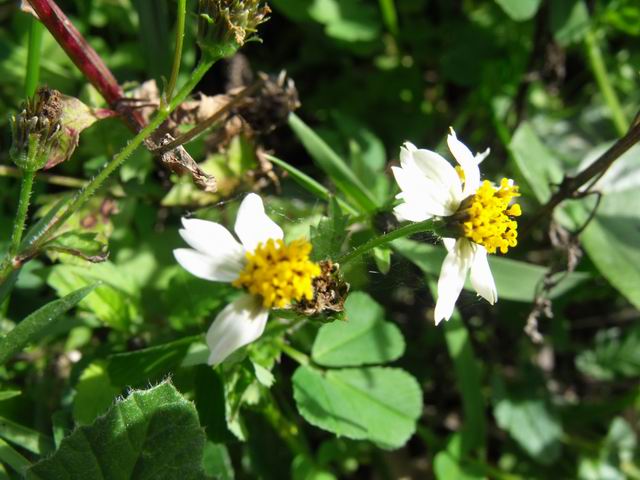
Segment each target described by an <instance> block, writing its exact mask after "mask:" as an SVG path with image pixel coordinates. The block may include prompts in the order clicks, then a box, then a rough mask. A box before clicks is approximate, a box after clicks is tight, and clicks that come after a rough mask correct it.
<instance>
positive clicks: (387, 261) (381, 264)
mask: <svg viewBox="0 0 640 480" xmlns="http://www.w3.org/2000/svg"><path fill="white" fill-rule="evenodd" d="M373 259H374V260H375V262H376V267H378V271H380V273H382V274H383V275H386V274H387V273H389V270H391V249H390V248H389V247H387V246H384V247H378V248H374V249H373Z"/></svg>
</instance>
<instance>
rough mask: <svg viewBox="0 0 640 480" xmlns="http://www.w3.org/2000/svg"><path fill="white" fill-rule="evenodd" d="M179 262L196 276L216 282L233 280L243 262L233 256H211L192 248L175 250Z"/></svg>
mask: <svg viewBox="0 0 640 480" xmlns="http://www.w3.org/2000/svg"><path fill="white" fill-rule="evenodd" d="M173 256H174V257H176V260H177V261H178V263H179V264H180V265H181V266H182V268H184V269H185V270H186V271H188V272H189V273H191V274H192V275H195V276H196V277H199V278H203V279H205V280H211V281H214V282H232V281H233V280H235V279H236V278H238V275H239V274H240V270H242V267H243V264H242V261H238V260H237V259H235V258H234V257H231V256H218V257H210V256H209V255H207V254H205V253H201V252H198V251H197V250H191V249H190V248H177V249H175V250H174V251H173Z"/></svg>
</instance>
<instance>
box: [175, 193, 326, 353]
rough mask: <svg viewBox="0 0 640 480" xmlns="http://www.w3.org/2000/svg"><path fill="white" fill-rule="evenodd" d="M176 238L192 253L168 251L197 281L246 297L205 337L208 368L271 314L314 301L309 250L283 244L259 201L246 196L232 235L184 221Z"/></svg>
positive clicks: (302, 244)
mask: <svg viewBox="0 0 640 480" xmlns="http://www.w3.org/2000/svg"><path fill="white" fill-rule="evenodd" d="M182 224H183V226H184V229H181V230H180V235H181V236H182V238H183V239H184V240H185V241H186V242H187V243H188V244H189V246H190V247H191V248H178V249H176V250H174V251H173V254H174V255H175V257H176V260H177V261H178V263H179V264H180V265H182V267H183V268H185V269H186V270H187V271H189V272H190V273H192V274H193V275H195V276H196V277H200V278H203V279H205V280H211V281H214V282H229V283H231V284H232V285H233V286H234V287H238V288H242V289H244V290H245V292H246V293H245V294H244V295H242V296H241V297H239V298H238V299H237V300H235V301H234V302H232V303H230V304H229V305H227V306H226V307H225V308H224V309H223V310H222V311H221V312H220V313H219V314H218V316H217V317H216V319H215V320H214V321H213V323H212V324H211V327H209V330H208V332H207V345H208V346H209V350H210V352H211V353H210V355H209V363H210V364H212V365H216V364H219V363H221V362H222V361H223V360H224V359H225V358H227V357H228V356H229V355H230V354H231V353H232V352H234V351H235V350H237V349H238V348H240V347H243V346H244V345H247V344H248V343H251V342H253V341H254V340H256V339H257V338H258V337H259V336H260V335H262V332H263V331H264V327H265V325H266V322H267V317H268V316H269V309H271V308H285V307H288V306H289V305H291V304H292V303H294V302H299V301H301V300H304V299H306V300H311V299H312V298H313V284H312V281H313V278H314V277H315V276H317V275H319V274H320V267H319V266H318V265H317V264H316V263H314V262H312V261H311V260H310V259H309V253H311V244H310V243H309V242H308V241H306V240H294V241H293V242H291V243H289V244H288V245H287V244H285V243H284V242H283V241H282V237H283V233H282V229H281V228H280V227H279V226H278V225H277V224H276V223H275V222H274V221H273V220H271V219H270V218H269V217H268V216H267V215H266V213H265V211H264V206H263V204H262V199H261V198H260V197H259V196H258V195H256V194H255V193H250V194H249V195H247V196H246V197H245V198H244V200H243V201H242V203H241V204H240V208H239V210H238V216H237V218H236V223H235V227H234V229H235V232H236V235H237V236H238V239H239V240H240V242H238V241H236V239H235V238H234V237H233V235H231V233H230V232H229V231H228V230H227V229H226V228H225V227H223V226H222V225H220V224H219V223H215V222H209V221H206V220H198V219H188V218H183V219H182Z"/></svg>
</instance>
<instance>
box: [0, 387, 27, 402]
mask: <svg viewBox="0 0 640 480" xmlns="http://www.w3.org/2000/svg"><path fill="white" fill-rule="evenodd" d="M21 394H22V392H21V391H20V390H2V391H0V402H1V401H3V400H9V399H10V398H14V397H18V396H20V395H21Z"/></svg>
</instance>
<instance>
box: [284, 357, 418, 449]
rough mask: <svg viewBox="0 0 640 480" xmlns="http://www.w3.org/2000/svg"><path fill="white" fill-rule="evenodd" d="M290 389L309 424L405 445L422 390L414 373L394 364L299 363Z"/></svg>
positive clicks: (386, 445)
mask: <svg viewBox="0 0 640 480" xmlns="http://www.w3.org/2000/svg"><path fill="white" fill-rule="evenodd" d="M293 394H294V398H295V400H296V404H297V406H298V410H299V412H300V414H301V415H302V416H303V417H304V418H305V419H306V420H307V421H308V422H309V423H311V424H312V425H315V426H317V427H319V428H322V429H324V430H328V431H330V432H333V433H335V434H336V435H340V436H345V437H347V438H352V439H355V440H365V439H366V440H370V441H372V442H374V443H376V444H377V445H379V446H380V447H381V448H385V449H394V448H399V447H401V446H402V445H404V444H405V443H406V442H407V440H409V438H410V437H411V435H412V434H413V432H414V431H415V428H416V421H417V419H418V417H419V416H420V412H421V410H422V392H421V390H420V386H419V385H418V382H416V380H415V378H413V377H412V376H411V375H409V374H408V373H407V372H405V371H404V370H400V369H396V368H382V367H371V368H350V369H343V370H328V371H325V372H323V371H320V370H316V369H314V368H311V367H308V366H301V367H299V368H298V369H297V370H296V372H295V374H294V375H293Z"/></svg>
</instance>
